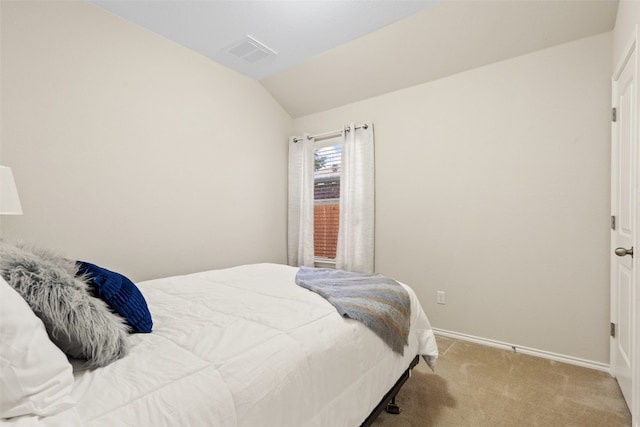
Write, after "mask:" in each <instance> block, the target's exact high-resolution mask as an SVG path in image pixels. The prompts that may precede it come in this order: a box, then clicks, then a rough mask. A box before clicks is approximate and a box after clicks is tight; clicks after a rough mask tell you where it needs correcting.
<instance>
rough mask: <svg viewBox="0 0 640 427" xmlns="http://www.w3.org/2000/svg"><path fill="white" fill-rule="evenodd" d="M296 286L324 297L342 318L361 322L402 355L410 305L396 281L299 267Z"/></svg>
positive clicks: (326, 269) (370, 275)
mask: <svg viewBox="0 0 640 427" xmlns="http://www.w3.org/2000/svg"><path fill="white" fill-rule="evenodd" d="M296 283H297V284H298V285H300V286H302V287H303V288H307V289H309V290H311V291H313V292H315V293H317V294H319V295H321V296H322V297H324V298H325V299H326V300H327V301H329V302H330V303H331V304H332V305H333V306H334V307H335V308H336V309H337V310H338V313H340V314H341V315H342V316H344V317H347V318H349V319H354V320H358V321H360V322H362V323H364V324H365V325H366V326H367V327H369V328H370V329H371V330H372V331H373V332H375V333H376V335H378V336H379V337H380V338H382V340H383V341H384V342H386V343H387V344H388V345H389V347H391V349H392V350H393V351H395V352H396V353H400V354H404V346H405V345H407V343H408V337H409V326H410V322H411V304H410V300H409V294H408V293H407V291H406V290H405V289H404V288H403V287H402V286H401V285H400V284H399V283H398V282H396V281H395V280H392V279H389V278H387V277H385V276H382V275H380V274H363V273H354V272H349V271H342V270H335V269H332V268H310V267H300V269H299V270H298V274H297V275H296Z"/></svg>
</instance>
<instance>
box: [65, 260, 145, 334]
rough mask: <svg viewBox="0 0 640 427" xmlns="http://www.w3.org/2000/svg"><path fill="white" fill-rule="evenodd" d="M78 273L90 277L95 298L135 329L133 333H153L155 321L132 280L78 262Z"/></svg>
mask: <svg viewBox="0 0 640 427" xmlns="http://www.w3.org/2000/svg"><path fill="white" fill-rule="evenodd" d="M76 264H77V265H78V273H79V274H83V275H86V276H87V277H88V280H87V283H89V285H92V288H93V294H94V296H95V297H98V298H100V299H102V300H103V301H104V302H106V303H107V304H109V306H110V307H111V308H112V309H113V310H114V311H115V312H117V313H118V314H120V315H121V316H122V317H124V319H125V320H126V321H127V323H128V324H129V325H130V326H131V327H132V328H133V332H145V333H146V332H151V328H152V327H153V321H152V320H151V313H150V312H149V308H148V307H147V302H146V301H145V299H144V296H143V295H142V293H141V292H140V290H139V289H138V287H137V286H136V285H134V284H133V282H132V281H131V280H129V279H128V278H126V277H125V276H123V275H122V274H120V273H115V272H113V271H109V270H107V269H106V268H102V267H98V266H97V265H95V264H91V263H88V262H84V261H77V262H76Z"/></svg>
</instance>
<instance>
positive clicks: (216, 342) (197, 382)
mask: <svg viewBox="0 0 640 427" xmlns="http://www.w3.org/2000/svg"><path fill="white" fill-rule="evenodd" d="M296 271H297V269H296V268H293V267H288V266H283V265H276V264H256V265H245V266H240V267H234V268H230V269H225V270H213V271H207V272H203V273H196V274H191V275H186V276H176V277H170V278H164V279H158V280H150V281H146V282H142V283H139V284H138V286H139V288H140V290H141V291H142V293H143V294H144V296H145V298H146V299H147V303H148V305H149V309H150V310H151V313H152V316H153V320H154V331H153V333H151V334H136V335H131V337H130V339H131V341H132V349H131V352H130V354H129V355H128V356H126V357H125V358H123V359H121V360H119V361H117V362H115V363H113V364H111V365H109V366H107V367H105V368H101V369H96V370H91V371H77V372H76V373H75V388H74V391H73V396H74V397H75V399H76V400H77V405H76V407H75V408H73V409H72V410H70V411H67V412H64V413H62V414H60V415H59V416H57V417H53V418H51V419H45V420H41V421H44V422H45V423H47V424H54V425H56V424H60V425H73V424H77V425H80V426H83V427H85V426H87V427H92V426H108V427H114V426H132V427H133V426H135V427H145V426H149V427H161V426H221V427H222V426H246V427H256V426H266V427H272V426H278V427H286V426H291V427H302V426H335V427H338V426H345V427H354V426H358V425H360V424H361V423H362V422H363V421H364V419H365V418H366V417H367V415H368V414H369V413H370V412H371V411H372V410H373V408H374V407H375V406H376V405H377V404H378V402H379V401H380V400H381V399H382V397H383V396H384V394H385V393H386V392H387V391H388V390H389V389H390V388H391V387H392V386H393V384H394V383H395V382H396V380H397V379H398V378H399V377H400V375H401V374H402V372H403V371H404V370H405V369H406V368H407V366H408V365H409V362H410V361H411V359H412V358H413V357H414V356H415V355H416V354H421V355H425V356H427V357H431V358H434V357H437V347H436V343H435V339H434V336H433V332H432V330H431V326H430V324H429V321H428V320H427V317H426V316H425V314H424V312H423V310H422V307H421V306H420V304H419V303H418V300H417V298H416V296H415V294H414V292H413V291H412V290H411V289H410V288H408V287H407V291H408V292H409V295H410V296H411V300H412V307H411V309H412V319H411V333H410V336H409V345H408V347H405V352H404V356H400V355H398V354H396V353H393V352H392V351H391V350H390V349H389V348H388V347H387V346H386V344H384V343H383V342H382V340H381V339H380V338H378V337H377V336H376V335H375V334H374V333H373V332H371V331H369V330H368V329H367V328H366V327H365V326H363V325H362V324H360V323H359V322H357V321H353V320H348V319H344V318H342V317H341V316H340V315H339V314H338V313H337V311H336V309H335V308H334V307H333V306H331V305H330V304H329V303H328V302H326V301H325V300H324V299H323V298H322V297H320V296H319V295H317V294H315V293H313V292H310V291H308V290H306V289H303V288H301V287H299V286H297V285H296V284H295V281H294V278H295V274H296Z"/></svg>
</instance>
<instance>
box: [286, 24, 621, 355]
mask: <svg viewBox="0 0 640 427" xmlns="http://www.w3.org/2000/svg"><path fill="white" fill-rule="evenodd" d="M610 58H611V34H610V33H606V34H602V35H599V36H595V37H591V38H587V39H582V40H579V41H576V42H572V43H569V44H565V45H560V46H557V47H553V48H550V49H546V50H543V51H539V52H535V53H532V54H528V55H525V56H521V57H517V58H515V59H511V60H507V61H503V62H499V63H495V64H492V65H489V66H485V67H482V68H477V69H474V70H471V71H468V72H464V73H461V74H457V75H453V76H451V77H448V78H444V79H441V80H437V81H434V82H431V83H427V84H423V85H419V86H415V87H412V88H409V89H406V90H401V91H397V92H393V93H390V94H387V95H384V96H380V97H376V98H372V99H369V100H366V101H363V102H358V103H355V104H351V105H347V106H344V107H341V108H337V109H333V110H329V111H326V112H323V113H319V114H314V115H310V116H306V117H303V118H300V119H296V120H295V121H294V128H295V130H296V132H295V133H296V134H301V133H302V132H303V131H306V132H311V133H315V132H322V131H327V130H332V129H336V128H339V127H340V126H342V125H343V124H345V123H348V122H351V121H355V122H357V123H358V122H362V121H365V120H372V121H373V122H374V126H375V137H376V168H377V169H376V185H377V190H376V215H377V218H376V270H377V271H379V272H381V273H383V274H386V275H389V276H392V277H395V278H397V279H399V280H402V281H404V282H406V283H408V284H410V285H411V286H413V287H414V288H415V290H416V292H417V294H418V296H419V298H420V300H421V302H422V304H423V306H424V307H425V309H426V311H427V314H428V315H429V317H430V320H431V321H432V324H433V325H434V327H437V328H441V329H444V330H450V331H455V332H458V333H464V334H469V335H472V336H476V337H481V338H485V339H492V340H498V341H502V342H507V343H513V344H517V345H520V346H525V347H531V348H534V349H539V350H544V351H548V352H553V353H558V354H561V355H566V356H571V357H574V358H582V359H586V360H589V361H595V362H599V363H608V361H609V338H608V324H609V255H608V247H609V230H608V221H609V200H610V196H609V194H610V189H609V174H610V165H609V159H610V154H609V144H610V142H609V141H610V119H609V114H610V82H611V80H610V79H611V60H610ZM348 84H349V83H348V82H345V90H348ZM438 290H442V291H445V292H446V300H447V303H446V305H437V304H436V291H438Z"/></svg>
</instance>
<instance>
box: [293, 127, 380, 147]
mask: <svg viewBox="0 0 640 427" xmlns="http://www.w3.org/2000/svg"><path fill="white" fill-rule="evenodd" d="M368 127H369V125H368V124H366V123H363V124H361V125H358V126H356V127H355V128H356V129H367V128H368ZM342 132H351V128H350V127H348V126H345V128H344V129H337V130H332V131H331V132H324V133H318V134H315V135H309V136H307V139H309V140H311V139H317V138H329V137H331V136H338V135H340V134H341V133H342ZM303 139H304V138H293V142H294V143H296V142H300V141H302V140H303Z"/></svg>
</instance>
